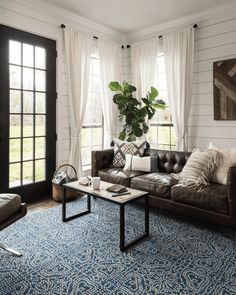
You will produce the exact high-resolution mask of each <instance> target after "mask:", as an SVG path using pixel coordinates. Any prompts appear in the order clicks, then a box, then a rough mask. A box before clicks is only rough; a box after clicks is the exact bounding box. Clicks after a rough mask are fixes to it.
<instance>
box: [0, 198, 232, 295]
mask: <svg viewBox="0 0 236 295" xmlns="http://www.w3.org/2000/svg"><path fill="white" fill-rule="evenodd" d="M82 207H85V199H83V198H82V199H80V200H79V203H78V201H76V202H72V203H70V204H69V211H70V212H71V213H72V212H76V210H78V209H80V210H83V208H82ZM92 211H93V212H92V213H91V214H89V215H85V216H82V217H80V218H78V219H75V220H72V221H69V222H67V223H62V222H61V206H58V207H55V208H52V209H49V210H46V211H42V212H37V213H32V214H28V215H27V216H26V217H25V218H23V219H21V220H19V221H18V222H16V223H15V224H14V225H12V226H10V227H8V228H6V229H5V230H3V231H2V232H1V233H0V241H4V242H5V243H7V244H8V245H9V246H12V247H14V248H15V249H17V250H19V251H21V252H23V256H22V257H21V258H18V257H14V256H11V255H10V254H8V253H7V252H4V251H2V250H0V294H1V295H10V294H11V295H18V294H19V295H23V294H32V295H64V294H68V295H79V294H82V295H100V294H101V295H102V294H109V295H112V294H117V295H123V294H124V295H130V294H135V295H139V294H143V295H144V294H146V295H149V294H150V295H152V294H153V295H154V294H159V295H171V294H178V295H180V294H181V295H185V294H186V295H193V294H196V295H203V294H206V295H211V294H212V295H226V294H228V295H232V294H236V232H235V231H232V230H229V229H225V228H219V227H213V226H212V227H209V226H208V227H206V226H203V225H197V224H193V223H190V222H188V221H184V220H183V219H178V218H175V217H173V216H171V215H167V214H162V213H160V212H158V211H156V210H151V214H150V233H151V236H150V237H149V238H148V239H146V240H144V241H142V242H141V243H139V244H138V245H136V246H135V247H133V248H132V249H130V250H128V251H127V252H125V253H122V252H120V250H119V208H118V207H117V206H116V205H114V204H110V203H107V202H104V201H102V200H98V199H96V200H93V201H92ZM126 213H127V233H126V235H127V237H133V236H134V235H135V234H137V233H138V232H140V231H141V230H143V228H144V226H143V211H142V209H141V207H135V206H128V207H127V209H126Z"/></svg>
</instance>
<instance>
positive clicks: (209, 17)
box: [127, 3, 236, 44]
mask: <svg viewBox="0 0 236 295" xmlns="http://www.w3.org/2000/svg"><path fill="white" fill-rule="evenodd" d="M235 13H236V4H235V3H234V4H230V5H224V6H220V7H217V8H214V9H209V10H205V11H204V12H200V13H197V14H192V15H189V16H186V17H182V18H178V19H175V20H173V21H170V22H166V23H161V24H157V25H154V26H151V27H147V28H145V29H141V30H138V31H133V32H130V33H129V34H127V40H128V43H131V44H132V43H134V42H138V41H141V40H144V39H148V38H151V37H154V36H157V35H162V34H163V33H166V32H168V31H171V30H173V28H178V27H182V26H186V25H191V24H194V23H199V22H203V21H207V24H211V23H214V21H215V18H220V19H222V17H225V16H226V15H227V16H228V17H229V18H230V17H234V18H235Z"/></svg>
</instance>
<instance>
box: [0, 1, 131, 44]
mask: <svg viewBox="0 0 236 295" xmlns="http://www.w3.org/2000/svg"><path fill="white" fill-rule="evenodd" d="M0 8H2V9H6V10H7V11H11V12H13V13H18V14H21V15H24V16H26V17H31V18H33V19H35V20H38V21H44V22H45V23H47V24H48V25H51V26H54V27H58V28H60V25H61V23H64V24H65V25H66V26H68V27H72V28H73V29H80V30H81V31H84V32H88V33H91V34H93V35H96V36H98V37H99V36H100V37H105V38H108V39H113V40H116V41H119V42H121V41H122V40H125V39H126V35H125V34H122V33H121V32H118V31H116V30H113V29H111V28H109V27H106V26H104V25H101V24H99V23H97V22H94V21H92V20H89V19H87V18H85V17H83V16H81V15H79V14H76V13H73V12H70V11H68V10H65V9H63V8H60V7H58V6H56V5H53V4H52V3H48V2H46V1H44V0H41V1H37V0H1V3H0Z"/></svg>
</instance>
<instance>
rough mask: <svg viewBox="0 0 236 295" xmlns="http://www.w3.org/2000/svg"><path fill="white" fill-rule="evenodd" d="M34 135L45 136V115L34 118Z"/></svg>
mask: <svg viewBox="0 0 236 295" xmlns="http://www.w3.org/2000/svg"><path fill="white" fill-rule="evenodd" d="M35 135H36V136H43V135H46V122H45V115H36V116H35Z"/></svg>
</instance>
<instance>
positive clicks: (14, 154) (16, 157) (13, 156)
mask: <svg viewBox="0 0 236 295" xmlns="http://www.w3.org/2000/svg"><path fill="white" fill-rule="evenodd" d="M9 152H10V153H9V161H10V162H19V161H20V160H21V158H20V155H21V140H20V139H10V146H9Z"/></svg>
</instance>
